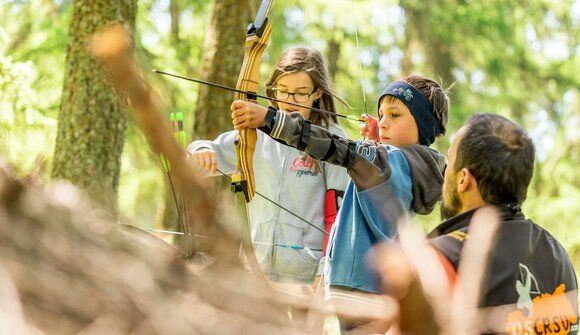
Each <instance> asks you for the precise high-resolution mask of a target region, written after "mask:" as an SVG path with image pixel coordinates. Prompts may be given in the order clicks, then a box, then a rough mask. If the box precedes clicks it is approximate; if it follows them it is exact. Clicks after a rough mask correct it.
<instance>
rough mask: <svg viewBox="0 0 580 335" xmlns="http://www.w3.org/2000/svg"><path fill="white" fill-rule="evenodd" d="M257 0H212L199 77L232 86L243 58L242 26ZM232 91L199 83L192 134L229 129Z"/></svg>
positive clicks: (207, 134) (249, 18) (211, 134)
mask: <svg viewBox="0 0 580 335" xmlns="http://www.w3.org/2000/svg"><path fill="white" fill-rule="evenodd" d="M259 2H260V1H259V0H246V1H240V0H216V1H215V3H214V7H213V11H212V17H211V23H210V25H209V28H208V31H207V33H206V39H205V47H204V58H203V60H202V79H204V80H207V81H211V82H214V83H218V84H222V85H226V86H230V87H235V85H236V81H237V79H238V73H239V71H240V67H241V66H242V60H243V58H244V39H245V27H247V25H248V23H250V22H251V21H252V20H253V18H254V16H255V15H256V10H257V8H258V5H259ZM232 98H233V93H232V92H230V91H226V90H223V89H219V88H213V87H209V86H206V85H200V86H199V96H198V102H197V106H196V108H195V112H194V115H195V119H194V126H193V134H194V138H203V139H213V138H215V137H216V136H217V135H219V134H220V133H222V132H224V131H227V130H230V129H232V123H231V119H230V105H231V103H232Z"/></svg>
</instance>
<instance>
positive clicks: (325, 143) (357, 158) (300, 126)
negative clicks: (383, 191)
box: [260, 108, 390, 190]
mask: <svg viewBox="0 0 580 335" xmlns="http://www.w3.org/2000/svg"><path fill="white" fill-rule="evenodd" d="M265 124H266V126H265V127H262V128H260V130H262V131H264V132H265V133H267V134H268V135H269V136H270V137H272V138H273V139H275V140H278V141H281V142H283V143H285V144H287V145H289V146H292V147H295V148H297V149H299V150H303V151H305V152H306V153H307V154H308V155H310V156H311V157H312V158H314V159H318V160H322V161H326V162H328V163H330V164H333V165H338V166H342V167H343V168H346V169H347V172H348V174H349V176H350V177H351V179H352V180H353V182H354V183H355V185H356V186H357V189H358V190H363V189H367V188H370V187H373V186H376V185H378V184H380V183H383V182H385V181H386V180H388V178H389V177H390V168H389V164H388V162H387V159H388V154H386V150H385V154H380V155H378V156H376V157H378V158H379V159H373V160H372V161H370V160H368V159H367V158H366V157H363V156H362V155H361V154H359V153H357V150H360V151H361V152H362V153H363V154H364V153H365V152H366V151H368V150H370V151H372V153H376V152H377V149H379V150H380V145H377V143H374V142H359V143H358V144H357V142H355V141H351V140H349V139H348V138H346V137H342V136H339V135H336V134H332V133H331V132H330V131H328V130H327V129H324V128H322V127H318V126H315V125H312V124H311V123H310V122H309V121H305V120H304V117H303V116H302V114H300V113H298V112H295V113H285V112H281V111H278V110H275V109H273V108H269V109H268V114H267V115H266V119H265ZM361 143H362V144H361ZM367 149H368V150H367Z"/></svg>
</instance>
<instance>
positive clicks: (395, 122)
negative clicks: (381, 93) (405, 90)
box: [379, 96, 419, 147]
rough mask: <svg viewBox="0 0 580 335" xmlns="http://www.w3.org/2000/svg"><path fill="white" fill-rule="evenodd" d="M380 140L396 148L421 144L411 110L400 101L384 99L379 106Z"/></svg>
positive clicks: (389, 98)
mask: <svg viewBox="0 0 580 335" xmlns="http://www.w3.org/2000/svg"><path fill="white" fill-rule="evenodd" d="M379 139H380V142H381V143H382V144H390V145H394V146H396V147H398V146H402V145H406V144H417V143H419V130H418V129H417V123H416V122H415V118H414V117H413V114H411V111H410V110H409V108H408V107H407V106H406V105H405V104H404V103H403V102H402V101H401V100H399V99H397V98H391V97H389V96H387V97H384V98H383V101H382V102H381V104H380V106H379Z"/></svg>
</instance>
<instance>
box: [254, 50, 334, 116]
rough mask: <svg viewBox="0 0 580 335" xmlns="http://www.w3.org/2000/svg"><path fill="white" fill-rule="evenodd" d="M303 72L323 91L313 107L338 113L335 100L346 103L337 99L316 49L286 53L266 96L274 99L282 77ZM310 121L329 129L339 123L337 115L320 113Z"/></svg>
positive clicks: (270, 80)
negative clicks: (330, 125) (275, 87)
mask: <svg viewBox="0 0 580 335" xmlns="http://www.w3.org/2000/svg"><path fill="white" fill-rule="evenodd" d="M301 71H305V72H306V73H308V75H309V76H310V78H311V79H312V82H313V83H314V87H316V88H317V89H319V90H321V91H322V96H320V98H318V99H316V100H315V101H314V104H313V105H312V107H314V108H318V109H323V110H326V111H329V112H332V113H336V106H335V103H334V98H336V99H338V100H339V101H341V102H343V103H344V101H343V100H342V99H340V98H339V97H337V96H336V94H335V93H334V91H333V90H332V88H331V82H330V76H329V74H328V69H327V67H326V62H325V61H324V57H323V56H322V54H321V53H320V52H318V51H317V50H314V49H310V48H292V49H289V50H287V51H286V52H284V53H283V54H282V56H280V59H278V62H277V63H276V65H275V66H274V70H273V71H272V73H271V74H270V78H269V79H268V81H267V82H266V83H265V84H264V86H265V88H266V94H267V95H268V96H269V97H274V90H273V88H274V86H275V85H276V82H277V81H278V80H279V79H280V77H282V76H284V75H287V74H291V73H296V72H301ZM272 104H273V105H274V106H275V107H278V104H277V103H276V102H275V101H273V102H272ZM310 121H312V123H313V124H315V125H318V126H323V127H328V126H329V124H330V123H331V122H333V123H337V119H336V116H335V115H332V114H326V113H319V112H316V111H312V112H311V113H310Z"/></svg>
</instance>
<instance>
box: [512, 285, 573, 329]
mask: <svg viewBox="0 0 580 335" xmlns="http://www.w3.org/2000/svg"><path fill="white" fill-rule="evenodd" d="M565 292H566V285H565V284H560V285H559V286H558V287H557V288H556V290H555V291H554V293H552V294H549V293H543V294H541V295H539V296H537V297H535V298H534V299H532V300H531V304H529V303H528V304H526V308H523V309H518V310H517V311H514V312H512V313H510V314H509V315H508V319H507V324H506V328H505V331H506V332H507V333H508V334H518V335H533V334H554V335H558V334H569V333H570V331H572V330H577V329H578V324H577V323H578V315H576V313H575V312H574V309H573V307H572V303H571V302H570V300H568V299H567V298H566V294H565ZM518 305H520V304H518ZM521 306H522V305H520V306H518V307H520V308H521Z"/></svg>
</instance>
